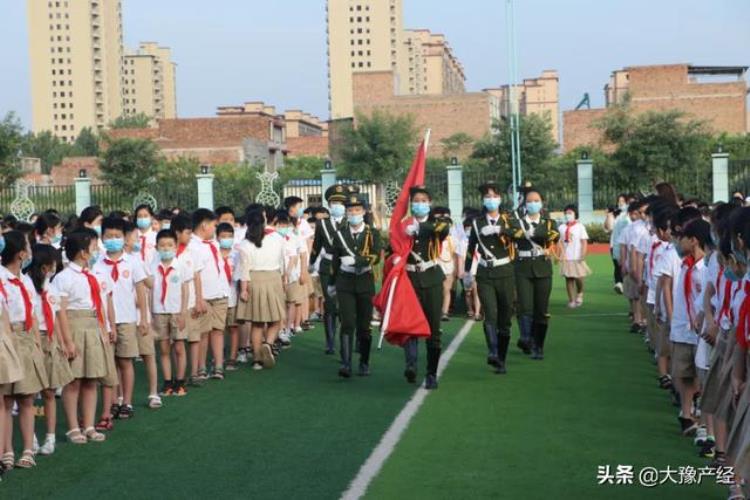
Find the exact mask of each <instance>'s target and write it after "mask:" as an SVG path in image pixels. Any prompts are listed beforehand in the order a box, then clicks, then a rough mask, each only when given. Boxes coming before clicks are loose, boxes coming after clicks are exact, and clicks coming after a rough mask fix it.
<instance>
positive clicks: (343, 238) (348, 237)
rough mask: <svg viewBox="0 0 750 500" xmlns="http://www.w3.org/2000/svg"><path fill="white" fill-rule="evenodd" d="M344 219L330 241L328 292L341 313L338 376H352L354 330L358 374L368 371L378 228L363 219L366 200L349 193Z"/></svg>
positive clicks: (379, 242) (365, 374)
mask: <svg viewBox="0 0 750 500" xmlns="http://www.w3.org/2000/svg"><path fill="white" fill-rule="evenodd" d="M345 203H346V221H345V222H343V223H342V224H341V225H340V226H339V228H338V230H337V231H336V235H335V239H334V243H333V255H334V257H333V274H332V275H331V280H330V282H329V284H328V291H327V293H328V294H333V295H335V296H336V297H337V298H338V309H339V311H340V314H341V368H340V369H339V376H341V377H344V378H349V377H351V376H352V348H353V339H354V333H355V331H356V333H357V345H358V346H359V371H358V374H359V375H360V376H367V375H369V374H370V347H371V345H372V335H371V330H370V328H371V327H370V321H371V320H372V309H373V305H372V298H373V297H374V296H375V278H374V276H373V266H374V265H376V264H377V263H378V262H379V261H380V249H381V246H382V245H381V240H380V233H379V232H378V230H377V229H376V228H374V227H372V226H371V225H368V224H366V223H365V221H364V216H365V201H364V198H363V197H362V196H360V195H356V194H352V195H350V196H348V197H347V199H346V202H345Z"/></svg>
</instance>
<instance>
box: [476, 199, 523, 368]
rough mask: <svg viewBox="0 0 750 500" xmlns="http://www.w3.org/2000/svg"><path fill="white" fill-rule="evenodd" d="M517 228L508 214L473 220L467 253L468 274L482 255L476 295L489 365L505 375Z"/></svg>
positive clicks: (511, 310) (487, 215) (478, 269)
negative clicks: (477, 293) (514, 238)
mask: <svg viewBox="0 0 750 500" xmlns="http://www.w3.org/2000/svg"><path fill="white" fill-rule="evenodd" d="M514 233H515V228H514V225H513V224H512V222H511V218H510V217H509V215H508V214H506V213H502V212H498V213H497V214H495V215H490V214H489V213H487V214H484V215H482V216H480V217H478V218H476V219H474V221H473V223H472V227H471V233H470V235H469V247H468V250H467V252H466V263H465V271H466V272H467V273H470V272H471V266H472V263H473V260H474V252H475V251H477V252H478V254H479V265H478V267H477V275H476V282H477V291H478V292H479V301H480V302H481V304H482V310H483V311H484V337H485V340H486V342H487V350H488V355H487V363H488V364H490V365H493V366H495V367H496V370H497V372H498V373H505V358H506V355H507V353H508V344H509V343H510V327H511V316H512V313H513V300H514V289H515V286H516V283H515V280H514V267H513V264H512V261H513V257H514V253H515V248H514V245H513V239H512V238H513V234H514Z"/></svg>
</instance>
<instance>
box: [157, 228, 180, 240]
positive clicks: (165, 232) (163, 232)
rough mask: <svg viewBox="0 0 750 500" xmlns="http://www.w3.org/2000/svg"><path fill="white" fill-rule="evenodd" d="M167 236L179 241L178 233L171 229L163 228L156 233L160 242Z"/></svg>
mask: <svg viewBox="0 0 750 500" xmlns="http://www.w3.org/2000/svg"><path fill="white" fill-rule="evenodd" d="M167 238H169V239H172V240H174V242H175V243H177V235H176V234H175V232H174V231H172V230H171V229H162V230H161V231H159V232H158V233H156V243H159V241H160V240H164V239H167Z"/></svg>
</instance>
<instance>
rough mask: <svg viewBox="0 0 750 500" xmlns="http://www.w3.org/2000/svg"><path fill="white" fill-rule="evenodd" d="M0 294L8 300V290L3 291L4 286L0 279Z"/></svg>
mask: <svg viewBox="0 0 750 500" xmlns="http://www.w3.org/2000/svg"><path fill="white" fill-rule="evenodd" d="M0 295H2V296H3V298H4V299H5V300H8V292H6V291H5V286H3V282H2V281H0Z"/></svg>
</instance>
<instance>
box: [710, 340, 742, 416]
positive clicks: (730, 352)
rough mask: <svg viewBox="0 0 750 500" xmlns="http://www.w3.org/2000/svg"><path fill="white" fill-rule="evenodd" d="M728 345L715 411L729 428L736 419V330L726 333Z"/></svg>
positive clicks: (725, 348)
mask: <svg viewBox="0 0 750 500" xmlns="http://www.w3.org/2000/svg"><path fill="white" fill-rule="evenodd" d="M723 334H724V335H726V346H725V347H724V355H723V357H724V363H723V365H722V368H721V376H720V378H721V382H720V388H719V401H718V403H717V405H716V410H715V411H714V416H715V417H716V418H718V419H721V420H723V421H725V422H726V424H727V428H728V429H730V428H731V427H732V420H733V419H734V410H735V408H734V396H733V394H732V364H733V362H732V359H733V358H734V351H735V350H736V349H737V337H736V335H735V330H734V329H731V330H729V331H727V332H726V333H723Z"/></svg>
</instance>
